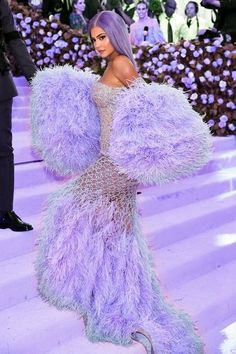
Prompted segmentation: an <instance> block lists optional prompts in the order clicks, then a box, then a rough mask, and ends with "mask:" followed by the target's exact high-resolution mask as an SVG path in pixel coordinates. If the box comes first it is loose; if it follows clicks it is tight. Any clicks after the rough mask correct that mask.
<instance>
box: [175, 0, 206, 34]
mask: <svg viewBox="0 0 236 354" xmlns="http://www.w3.org/2000/svg"><path fill="white" fill-rule="evenodd" d="M198 12H199V6H198V3H197V2H196V1H189V2H188V3H187V5H186V7H185V15H186V21H185V22H184V23H183V24H182V26H181V28H180V38H181V39H187V40H191V39H195V38H196V37H197V35H198V33H199V31H200V30H202V29H205V28H207V27H208V24H207V23H206V21H205V20H204V18H201V17H199V16H198Z"/></svg>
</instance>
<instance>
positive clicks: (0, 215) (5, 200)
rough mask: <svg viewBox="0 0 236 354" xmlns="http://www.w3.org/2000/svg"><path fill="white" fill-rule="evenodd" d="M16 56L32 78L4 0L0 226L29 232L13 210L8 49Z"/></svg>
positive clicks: (0, 3)
mask: <svg viewBox="0 0 236 354" xmlns="http://www.w3.org/2000/svg"><path fill="white" fill-rule="evenodd" d="M6 47H7V48H8V49H9V51H10V52H11V53H12V55H13V56H14V58H15V60H16V61H17V62H18V64H19V65H20V67H21V69H22V71H23V73H24V75H25V77H26V78H27V80H28V81H30V79H31V78H32V77H33V76H34V74H35V72H36V67H35V65H34V63H33V61H32V59H31V58H30V56H29V54H28V51H27V48H26V45H25V43H24V42H23V40H22V39H21V38H20V35H19V33H18V32H17V31H16V27H15V24H14V19H13V15H12V12H11V10H10V7H9V4H8V1H7V0H0V229H6V228H10V229H11V230H13V231H29V230H32V229H33V228H32V226H31V225H29V224H27V223H25V222H23V221H22V220H21V219H20V218H19V217H18V216H17V215H16V214H15V212H14V211H13V193H14V157H13V148H12V132H11V125H12V123H11V118H12V102H13V97H14V96H17V91H16V87H15V85H14V82H13V79H12V75H11V72H10V66H9V62H8V60H7V57H6V53H5V48H6Z"/></svg>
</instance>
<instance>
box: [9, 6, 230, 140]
mask: <svg viewBox="0 0 236 354" xmlns="http://www.w3.org/2000/svg"><path fill="white" fill-rule="evenodd" d="M12 10H13V13H14V15H15V20H16V24H17V27H18V29H19V30H20V31H21V33H22V37H23V39H24V41H25V43H26V45H27V48H28V51H29V53H30V54H31V56H32V58H33V60H34V62H35V63H36V65H37V66H38V67H39V68H43V67H48V66H54V65H63V64H71V65H73V66H76V67H77V68H78V69H86V68H87V69H91V70H92V71H94V72H96V73H100V74H101V73H102V72H103V70H104V67H105V65H106V62H105V61H104V60H101V59H100V58H98V57H97V55H96V53H95V51H94V50H93V47H92V45H91V42H90V40H89V38H88V36H84V35H81V34H80V33H79V32H78V31H76V30H72V29H70V28H69V27H68V26H66V25H62V24H61V23H60V22H58V21H56V20H52V21H49V20H45V19H44V18H43V17H42V15H41V14H40V12H36V11H34V10H32V9H30V8H28V7H25V6H23V5H19V4H18V3H16V2H12ZM134 55H135V59H136V62H137V65H138V67H139V70H140V73H141V74H142V76H143V77H144V78H145V79H146V80H147V81H155V82H159V83H163V82H166V83H168V84H170V85H174V86H175V87H181V88H183V89H184V91H185V93H186V95H187V97H188V98H189V100H190V102H191V104H192V105H193V107H194V109H196V110H197V111H198V112H199V113H201V114H202V115H203V118H204V120H205V121H206V122H208V124H209V126H210V127H211V130H212V132H213V134H214V135H218V136H224V135H229V134H235V135H236V95H235V88H236V47H235V46H233V45H232V44H229V43H228V44H222V42H221V40H220V39H217V40H215V41H212V40H208V39H205V40H204V42H199V41H198V40H195V41H191V42H189V41H182V42H180V43H178V44H175V45H174V44H169V43H167V44H161V45H155V46H153V47H142V48H134ZM13 71H14V73H15V74H19V73H20V72H19V68H17V66H16V65H15V64H14V62H13ZM173 109H174V102H173Z"/></svg>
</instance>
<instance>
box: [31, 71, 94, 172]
mask: <svg viewBox="0 0 236 354" xmlns="http://www.w3.org/2000/svg"><path fill="white" fill-rule="evenodd" d="M94 80H96V76H95V75H93V74H91V73H88V72H82V71H76V70H74V69H73V68H72V67H70V66H68V65H66V66H58V67H54V68H53V69H48V68H47V69H44V70H42V71H39V72H38V73H37V75H36V76H35V77H34V79H33V80H32V98H31V125H32V139H33V146H34V148H35V149H36V150H37V151H38V152H39V154H40V155H41V157H42V158H43V159H44V161H45V163H46V165H47V167H48V168H49V169H50V170H52V171H53V172H54V173H56V174H58V175H60V176H70V175H73V174H78V173H80V172H82V171H83V170H84V169H85V168H87V167H88V166H89V165H90V164H91V163H92V162H93V161H94V160H96V158H97V157H98V154H99V150H100V147H99V137H100V121H99V115H98V111H97V108H96V106H95V104H94V103H93V101H92V98H91V88H92V85H93V82H94Z"/></svg>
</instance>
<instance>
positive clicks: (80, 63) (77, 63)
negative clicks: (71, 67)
mask: <svg viewBox="0 0 236 354" xmlns="http://www.w3.org/2000/svg"><path fill="white" fill-rule="evenodd" d="M76 66H77V67H78V68H82V67H83V66H84V61H83V60H82V59H78V60H77V62H76Z"/></svg>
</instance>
